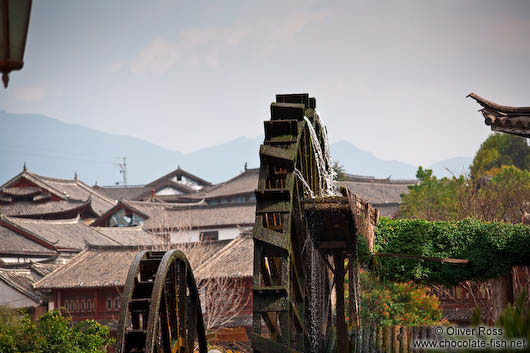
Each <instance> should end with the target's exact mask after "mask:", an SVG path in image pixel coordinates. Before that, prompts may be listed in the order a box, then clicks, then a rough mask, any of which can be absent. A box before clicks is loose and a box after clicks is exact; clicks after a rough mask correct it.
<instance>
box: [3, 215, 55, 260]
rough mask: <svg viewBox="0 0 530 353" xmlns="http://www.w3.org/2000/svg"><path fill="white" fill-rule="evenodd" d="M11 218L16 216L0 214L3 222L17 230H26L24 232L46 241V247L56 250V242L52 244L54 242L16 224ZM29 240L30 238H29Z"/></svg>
mask: <svg viewBox="0 0 530 353" xmlns="http://www.w3.org/2000/svg"><path fill="white" fill-rule="evenodd" d="M11 218H17V217H8V216H4V215H2V214H0V220H3V221H4V222H6V223H8V224H10V225H11V226H12V227H15V228H16V229H18V230H20V231H22V232H26V233H29V234H31V235H32V236H33V237H35V238H37V239H39V240H41V241H42V242H44V243H46V244H47V245H48V246H47V247H51V248H52V249H53V250H56V251H57V250H58V248H57V243H55V244H54V243H52V242H50V241H49V240H47V239H44V238H43V237H41V236H40V235H38V234H36V233H34V232H32V231H30V230H29V229H26V228H24V227H22V226H20V225H18V224H17V223H14V222H12V221H11ZM19 234H20V233H19ZM21 235H22V236H23V237H25V238H27V237H26V236H24V234H21ZM29 240H31V239H29Z"/></svg>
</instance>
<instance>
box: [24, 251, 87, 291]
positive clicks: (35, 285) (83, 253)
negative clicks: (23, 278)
mask: <svg viewBox="0 0 530 353" xmlns="http://www.w3.org/2000/svg"><path fill="white" fill-rule="evenodd" d="M88 251H89V249H84V250H82V251H81V252H80V253H79V254H77V255H76V256H74V258H72V259H71V260H70V262H68V263H66V264H64V265H62V266H59V267H57V268H56V269H55V270H53V271H52V272H50V273H49V274H48V275H46V276H44V277H43V278H41V279H40V280H38V281H37V282H35V283H33V284H32V285H31V286H32V287H33V288H34V289H46V288H38V287H39V286H40V283H41V282H42V281H44V280H45V279H47V278H48V277H50V276H52V275H55V273H56V272H59V271H61V270H63V269H66V267H73V266H74V265H77V264H78V263H79V262H81V261H82V260H84V259H85V256H86V255H87V253H88ZM74 259H75V260H74Z"/></svg>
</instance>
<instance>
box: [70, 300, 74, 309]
mask: <svg viewBox="0 0 530 353" xmlns="http://www.w3.org/2000/svg"><path fill="white" fill-rule="evenodd" d="M73 311H74V301H73V300H71V301H70V312H73Z"/></svg>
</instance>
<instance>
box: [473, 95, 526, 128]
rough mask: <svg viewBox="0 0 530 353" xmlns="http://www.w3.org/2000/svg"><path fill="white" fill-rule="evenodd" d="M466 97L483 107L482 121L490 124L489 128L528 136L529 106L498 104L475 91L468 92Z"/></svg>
mask: <svg viewBox="0 0 530 353" xmlns="http://www.w3.org/2000/svg"><path fill="white" fill-rule="evenodd" d="M468 97H471V98H473V99H474V100H475V101H477V103H478V104H480V105H481V106H482V107H483V108H482V109H481V110H480V111H481V112H482V115H483V116H484V123H485V124H486V125H490V126H491V130H493V131H499V132H506V133H509V134H513V135H519V136H523V137H530V107H510V106H506V105H500V104H497V103H494V102H492V101H489V100H487V99H484V98H482V97H480V96H479V95H477V94H475V93H470V94H469V95H468Z"/></svg>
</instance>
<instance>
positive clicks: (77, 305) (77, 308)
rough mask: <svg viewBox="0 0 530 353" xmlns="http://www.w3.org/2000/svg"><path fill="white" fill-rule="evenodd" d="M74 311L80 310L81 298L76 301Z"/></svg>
mask: <svg viewBox="0 0 530 353" xmlns="http://www.w3.org/2000/svg"><path fill="white" fill-rule="evenodd" d="M74 311H79V300H76V301H75V306H74Z"/></svg>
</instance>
